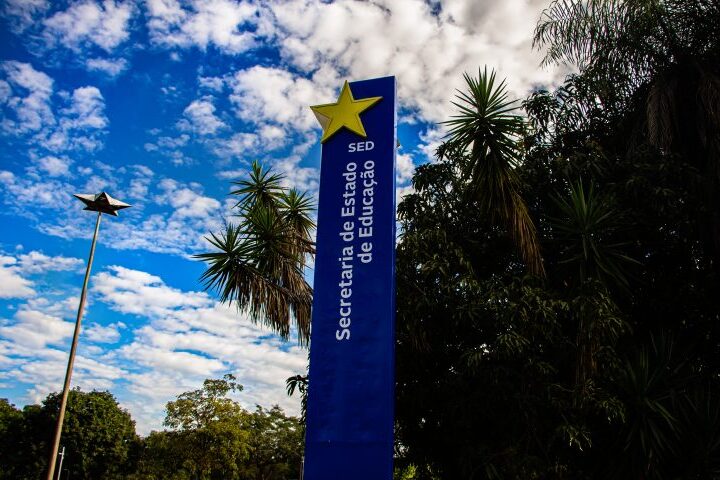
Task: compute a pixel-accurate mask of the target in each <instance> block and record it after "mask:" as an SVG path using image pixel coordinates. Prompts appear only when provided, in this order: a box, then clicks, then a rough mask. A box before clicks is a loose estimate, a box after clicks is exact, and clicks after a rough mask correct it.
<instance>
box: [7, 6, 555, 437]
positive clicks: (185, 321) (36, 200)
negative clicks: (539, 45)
mask: <svg viewBox="0 0 720 480" xmlns="http://www.w3.org/2000/svg"><path fill="white" fill-rule="evenodd" d="M547 3H549V0H448V1H435V0H426V1H423V0H376V1H373V2H360V1H352V0H340V1H337V2H327V1H316V0H279V1H258V2H253V1H237V0H146V1H142V0H137V1H132V0H125V1H116V0H80V1H49V0H5V1H4V2H1V3H0V232H1V234H0V398H2V397H7V398H9V399H10V401H11V402H13V403H15V404H16V405H18V406H22V405H25V404H27V403H33V402H38V401H40V400H42V399H43V398H44V397H45V396H46V395H47V393H48V392H51V391H57V390H59V389H60V388H61V387H62V380H63V375H64V368H65V367H64V365H65V362H66V359H67V353H66V352H67V350H68V348H69V343H70V337H71V335H72V326H73V322H74V316H75V309H76V308H77V302H78V296H79V290H80V285H81V282H82V275H83V271H84V262H85V258H86V256H87V251H88V248H89V238H90V235H91V233H92V226H93V221H94V217H93V215H92V214H90V213H88V212H82V210H81V205H80V204H79V202H78V201H76V200H74V199H72V197H71V194H72V193H97V192H100V191H102V190H106V191H108V192H109V193H110V194H111V195H114V196H117V197H118V198H120V199H121V200H124V201H126V202H128V203H131V204H132V205H133V208H131V209H128V210H125V211H123V212H121V216H120V217H119V218H108V217H105V218H104V219H103V224H102V226H101V236H100V244H99V247H98V251H97V254H96V259H95V264H94V271H93V276H92V279H91V282H90V296H89V307H88V310H87V313H86V316H85V320H84V328H83V331H82V334H81V338H80V349H79V355H78V358H77V361H76V367H75V373H74V376H73V384H74V385H76V386H80V387H82V388H83V389H85V390H89V389H93V388H97V389H109V390H110V391H111V392H113V393H114V394H115V395H116V397H117V398H118V399H119V401H120V402H121V404H122V405H123V406H124V407H125V408H127V409H128V410H129V411H130V412H131V414H132V416H133V418H134V419H135V420H136V421H137V423H138V430H139V431H140V432H141V433H147V432H148V431H149V430H151V429H153V428H155V429H157V428H160V427H161V423H162V419H163V409H164V405H165V403H166V402H167V401H169V400H172V399H173V398H174V397H175V396H176V395H177V394H178V393H180V392H182V391H185V390H189V389H194V388H198V387H199V385H200V384H201V382H202V380H203V379H204V378H208V377H219V376H221V375H223V374H224V373H233V374H235V375H236V376H237V377H238V379H239V381H240V382H241V383H242V384H243V385H245V391H244V392H242V393H241V394H240V395H239V396H238V400H240V401H241V402H242V403H243V404H245V405H246V406H252V405H254V404H255V403H259V404H262V405H266V406H269V405H272V404H275V403H277V404H279V405H281V406H282V407H283V408H285V409H286V410H287V411H289V412H290V413H293V414H295V413H297V412H298V409H299V401H298V399H297V398H288V397H287V396H286V395H285V391H284V381H285V378H287V377H288V376H290V375H294V374H298V373H303V372H304V371H305V362H306V355H307V354H306V351H304V350H303V349H301V348H299V347H298V346H297V345H296V342H294V341H290V342H286V343H284V342H282V341H280V340H279V339H278V338H277V337H275V336H273V335H272V334H271V333H270V332H268V331H265V330H263V329H261V328H259V327H257V326H255V325H253V324H251V323H250V322H249V321H248V319H247V318H246V317H245V316H244V315H243V314H242V313H239V312H237V311H236V310H235V309H234V308H230V307H227V306H224V305H221V304H219V303H218V302H217V300H216V297H215V296H214V294H213V293H212V292H209V293H206V292H204V291H203V289H202V286H201V285H200V284H199V283H198V277H199V276H200V274H201V273H202V271H203V266H202V264H199V263H198V262H196V261H193V260H192V259H191V255H192V254H193V253H198V252H202V251H204V250H206V249H207V248H208V247H207V245H206V243H205V241H204V236H205V235H206V234H207V233H208V232H209V231H212V230H215V229H217V228H218V226H219V225H221V224H222V222H223V219H224V218H227V216H228V215H229V211H230V210H229V208H230V206H231V204H232V200H231V199H230V198H228V191H229V189H230V182H231V181H232V180H235V179H238V178H239V177H241V176H243V175H244V172H245V171H246V170H247V167H248V165H249V163H250V162H251V161H252V160H255V159H258V160H260V161H262V162H264V163H265V164H266V165H272V166H274V167H275V168H276V169H278V170H280V171H282V172H283V173H284V174H285V176H286V177H285V181H286V183H287V184H288V185H292V186H295V187H298V188H300V189H306V190H310V191H311V192H316V191H317V186H318V184H317V182H318V173H319V170H318V169H319V166H320V165H319V161H320V150H319V135H320V133H321V132H320V128H319V126H318V125H317V124H316V122H315V119H314V117H313V115H312V112H311V111H310V109H309V108H307V106H308V105H313V104H320V103H328V102H332V101H334V100H335V99H336V98H337V95H338V92H339V90H340V87H341V86H342V82H343V80H345V79H349V80H359V79H364V78H372V77H377V76H385V75H395V76H397V79H398V95H399V101H400V108H401V109H400V112H399V126H398V135H399V140H400V142H401V144H402V147H401V149H400V152H399V156H398V172H397V179H398V185H399V187H398V190H399V191H398V194H399V195H402V194H403V193H405V192H407V191H408V189H409V188H410V186H409V184H410V178H411V176H412V172H413V170H414V168H415V166H416V165H419V164H421V163H424V162H427V161H428V160H429V158H428V154H430V153H431V152H432V151H433V150H434V148H435V146H436V145H437V143H438V141H439V139H440V138H441V136H442V131H441V129H440V128H438V126H437V122H439V121H441V120H443V119H446V118H447V116H448V115H449V114H451V113H452V109H451V106H450V104H449V102H450V100H451V99H452V97H453V92H454V89H455V88H457V87H461V86H462V85H461V82H462V73H463V72H466V71H467V72H476V71H477V69H478V68H479V67H482V66H484V65H487V66H489V67H491V68H495V69H496V70H497V71H498V73H499V75H500V76H501V77H506V78H507V81H508V85H509V88H510V89H511V91H512V92H513V93H514V95H515V96H516V97H522V96H524V95H526V94H527V93H528V92H529V91H531V90H532V89H534V88H539V87H543V86H547V85H551V84H552V83H554V82H556V81H557V80H558V79H559V78H561V72H558V71H556V70H552V69H541V68H539V60H540V56H541V53H540V52H534V51H533V50H532V48H531V44H530V43H531V42H530V39H531V35H532V30H533V26H534V24H535V22H536V20H537V19H538V17H539V15H540V13H541V11H542V9H543V8H544V7H545V6H547ZM310 274H311V273H310Z"/></svg>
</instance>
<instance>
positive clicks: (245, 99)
mask: <svg viewBox="0 0 720 480" xmlns="http://www.w3.org/2000/svg"><path fill="white" fill-rule="evenodd" d="M229 84H230V86H231V88H232V91H233V93H232V94H231V95H230V100H231V101H232V103H233V104H234V105H235V107H236V108H237V115H238V117H240V118H241V119H243V120H245V121H249V122H255V123H258V124H261V123H265V122H273V123H275V124H280V125H287V126H288V127H289V128H294V129H297V130H299V131H305V130H308V129H310V128H311V127H313V126H314V125H315V124H316V120H315V117H314V116H313V114H312V111H311V110H310V108H309V107H308V105H312V104H315V103H318V102H317V100H318V98H322V97H321V96H320V95H321V92H318V86H317V85H315V84H314V83H313V82H312V81H311V80H308V79H305V78H301V77H297V76H294V75H293V74H291V73H290V72H288V71H286V70H283V69H280V68H275V67H263V66H260V65H256V66H254V67H250V68H247V69H244V70H240V71H239V72H237V73H236V74H235V75H234V76H233V77H232V79H230V80H229Z"/></svg>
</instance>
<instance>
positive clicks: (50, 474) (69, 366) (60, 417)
mask: <svg viewBox="0 0 720 480" xmlns="http://www.w3.org/2000/svg"><path fill="white" fill-rule="evenodd" d="M101 216H102V213H101V212H98V215H97V221H96V222H95V234H94V235H93V240H92V245H91V246H90V258H89V259H88V264H87V268H86V269H85V280H83V286H82V293H80V306H78V312H77V319H76V320H75V332H73V340H72V347H70V358H68V364H67V370H66V371H65V385H64V386H63V393H62V400H61V401H60V411H59V412H58V418H57V424H56V426H55V439H54V440H53V447H52V451H51V453H50V462H49V465H48V470H47V476H46V477H45V478H46V479H47V480H53V477H54V476H55V461H56V460H57V455H58V449H59V448H60V436H61V435H62V427H63V419H64V418H65V407H66V406H67V399H68V393H69V392H70V378H71V377H72V371H73V363H75V351H76V350H77V343H78V336H79V335H80V322H81V321H82V316H83V310H84V309H85V298H86V297H87V286H88V280H89V279H90V268H91V267H92V262H93V258H94V257H95V243H96V242H97V237H98V231H99V230H100V217H101Z"/></svg>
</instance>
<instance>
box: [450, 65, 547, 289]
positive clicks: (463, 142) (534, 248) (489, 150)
mask: <svg viewBox="0 0 720 480" xmlns="http://www.w3.org/2000/svg"><path fill="white" fill-rule="evenodd" d="M464 78H465V82H466V84H467V91H465V92H458V95H457V101H456V102H453V105H455V107H457V109H458V110H459V112H458V114H456V115H454V116H452V117H451V119H450V120H448V121H446V122H443V123H444V124H446V125H448V126H449V128H450V130H449V132H448V135H447V137H446V138H447V140H446V142H445V144H443V145H442V146H441V147H440V148H439V149H438V156H440V157H441V158H442V157H443V156H445V155H448V154H451V153H452V154H458V153H459V154H461V155H462V154H465V155H466V156H467V157H466V160H467V161H466V162H464V163H465V164H464V166H463V168H464V170H465V171H464V172H463V173H464V175H465V177H466V178H467V179H468V194H469V196H470V198H471V199H473V200H475V201H477V202H478V205H479V206H480V209H481V210H482V213H483V214H485V215H489V216H490V218H491V219H492V221H493V222H497V223H498V224H500V226H502V227H504V228H506V229H507V231H508V232H509V233H510V235H511V236H512V238H513V240H514V241H515V244H516V247H517V249H518V250H519V252H520V255H521V256H522V258H523V260H524V261H525V263H526V265H527V266H528V269H529V270H530V272H532V273H533V274H535V275H539V276H544V275H545V269H544V267H543V260H542V257H541V255H540V245H539V241H538V235H537V230H536V229H535V224H534V223H533V221H532V218H531V217H530V213H529V211H528V207H527V205H526V203H525V201H524V200H523V198H522V195H521V194H520V188H521V185H520V179H519V177H518V174H517V170H516V168H517V167H518V165H519V163H520V161H521V149H520V144H521V140H522V137H523V134H524V133H525V122H524V120H523V118H522V117H521V116H520V115H518V114H517V110H518V108H519V107H518V105H517V104H516V102H514V101H510V100H508V94H507V92H506V86H505V82H504V81H503V82H501V83H500V84H497V85H496V80H495V72H494V71H492V72H491V73H488V71H487V69H485V70H483V71H480V72H478V78H477V79H476V78H473V77H471V76H470V75H468V74H465V75H464Z"/></svg>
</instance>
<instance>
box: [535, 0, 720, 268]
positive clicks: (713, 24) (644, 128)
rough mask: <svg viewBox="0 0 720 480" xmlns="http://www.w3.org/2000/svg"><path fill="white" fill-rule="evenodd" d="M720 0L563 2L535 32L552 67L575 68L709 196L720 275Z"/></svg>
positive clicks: (708, 225) (603, 101)
mask: <svg viewBox="0 0 720 480" xmlns="http://www.w3.org/2000/svg"><path fill="white" fill-rule="evenodd" d="M718 18H720V2H718V1H717V0H692V1H690V0H556V1H554V2H553V3H552V4H551V5H550V7H549V8H548V9H547V10H545V12H544V13H543V16H542V18H541V20H540V22H539V24H538V26H537V29H536V31H535V45H536V46H538V47H544V48H547V54H546V56H545V63H546V64H549V63H569V64H572V65H575V66H576V67H577V68H578V69H579V70H580V75H581V76H583V77H584V79H585V81H586V82H592V83H593V84H594V86H595V88H594V90H595V92H596V93H597V98H596V103H597V104H598V105H602V107H603V108H606V109H608V111H625V112H626V113H627V114H628V116H629V118H631V119H634V129H633V132H628V133H632V135H633V136H634V137H635V138H636V141H635V142H631V144H633V143H634V144H637V143H638V141H637V140H638V139H639V140H640V141H641V142H643V143H647V144H650V145H652V146H654V147H656V148H657V149H658V150H659V151H660V152H661V153H666V154H668V153H671V154H675V155H677V156H679V157H680V158H681V159H682V160H683V161H684V162H685V163H686V164H687V165H689V166H690V167H691V169H693V170H696V171H697V172H699V174H698V175H697V176H696V178H695V182H696V185H694V186H692V188H694V189H700V190H702V191H704V192H705V200H706V212H704V213H705V215H702V216H701V217H702V218H703V219H704V222H703V223H704V225H703V226H702V228H703V229H704V230H705V232H707V238H711V239H713V240H711V241H709V242H707V248H709V250H710V251H711V252H713V253H714V257H715V258H716V263H717V264H718V266H716V267H717V268H720V208H719V207H720V21H718Z"/></svg>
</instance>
